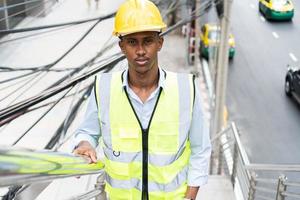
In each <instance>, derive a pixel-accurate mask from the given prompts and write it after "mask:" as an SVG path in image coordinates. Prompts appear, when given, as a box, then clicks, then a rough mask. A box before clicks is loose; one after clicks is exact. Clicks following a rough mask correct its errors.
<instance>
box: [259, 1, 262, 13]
mask: <svg viewBox="0 0 300 200" xmlns="http://www.w3.org/2000/svg"><path fill="white" fill-rule="evenodd" d="M258 10H259V12H261V13H262V9H261V3H258Z"/></svg>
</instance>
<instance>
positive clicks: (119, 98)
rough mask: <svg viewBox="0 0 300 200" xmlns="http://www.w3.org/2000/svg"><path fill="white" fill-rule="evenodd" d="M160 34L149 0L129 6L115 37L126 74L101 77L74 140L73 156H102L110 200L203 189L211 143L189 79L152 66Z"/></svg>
mask: <svg viewBox="0 0 300 200" xmlns="http://www.w3.org/2000/svg"><path fill="white" fill-rule="evenodd" d="M165 28H166V25H165V24H164V23H163V21H162V18H161V15H160V13H159V10H158V8H157V7H156V6H155V5H154V4H153V3H152V2H150V1H148V0H127V1H126V2H125V3H123V4H122V5H121V7H120V8H119V10H118V12H117V14H116V18H115V29H114V34H115V35H116V36H118V37H119V38H120V42H119V46H120V48H121V50H122V52H123V53H124V54H125V56H126V58H127V61H128V69H127V70H125V71H124V72H115V73H110V74H109V73H107V74H100V75H98V76H97V78H96V80H95V87H94V92H92V94H91V96H90V99H89V104H88V108H87V112H86V116H85V120H84V122H83V124H82V125H81V127H80V128H79V129H78V131H77V133H76V141H77V142H76V144H78V145H77V146H76V149H75V151H74V152H75V153H76V154H78V155H85V156H88V157H90V159H91V162H96V161H97V157H96V152H95V150H94V148H95V147H96V146H97V144H98V141H99V143H100V145H101V147H102V149H103V151H104V155H105V156H104V164H105V171H106V186H105V190H106V191H107V193H108V196H109V198H110V199H111V200H119V199H122V200H123V199H124V200H127V199H128V200H138V199H142V200H148V199H150V200H177V199H178V200H183V199H195V198H196V195H197V192H198V189H199V187H200V186H202V185H203V184H205V183H206V182H207V176H208V175H207V173H208V161H209V157H210V151H211V146H210V140H209V134H208V125H207V118H206V116H205V115H204V111H203V106H202V104H203V102H202V99H201V95H200V93H199V91H198V89H197V87H196V88H195V80H194V78H193V76H192V75H188V74H176V73H172V72H166V71H164V70H163V69H161V68H159V67H158V52H159V51H160V49H161V48H162V46H163V42H164V40H163V38H162V37H161V36H160V35H159V33H160V32H161V31H162V30H163V29H165Z"/></svg>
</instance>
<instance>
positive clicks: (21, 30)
mask: <svg viewBox="0 0 300 200" xmlns="http://www.w3.org/2000/svg"><path fill="white" fill-rule="evenodd" d="M115 13H116V12H113V13H110V14H107V15H104V16H100V17H95V18H90V19H83V20H77V21H72V22H66V23H59V24H52V25H45V26H37V27H29V28H20V29H9V30H0V35H2V34H11V33H20V32H28V31H35V30H41V29H48V28H55V27H60V26H67V25H77V24H82V23H87V22H91V21H96V20H105V19H109V18H112V17H114V16H115Z"/></svg>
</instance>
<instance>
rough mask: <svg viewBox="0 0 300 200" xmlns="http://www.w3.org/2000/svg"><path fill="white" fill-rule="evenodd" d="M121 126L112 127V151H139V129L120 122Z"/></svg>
mask: <svg viewBox="0 0 300 200" xmlns="http://www.w3.org/2000/svg"><path fill="white" fill-rule="evenodd" d="M122 125H123V127H114V128H113V129H112V147H113V150H114V151H121V152H122V151H123V152H139V151H141V130H140V129H139V128H135V127H134V126H130V124H125V123H124V124H122Z"/></svg>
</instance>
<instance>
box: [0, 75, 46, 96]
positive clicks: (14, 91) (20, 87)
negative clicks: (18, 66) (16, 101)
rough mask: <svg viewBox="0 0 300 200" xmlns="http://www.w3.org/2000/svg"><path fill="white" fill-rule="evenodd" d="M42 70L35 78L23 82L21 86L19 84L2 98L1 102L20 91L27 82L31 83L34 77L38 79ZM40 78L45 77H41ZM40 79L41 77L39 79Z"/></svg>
mask: <svg viewBox="0 0 300 200" xmlns="http://www.w3.org/2000/svg"><path fill="white" fill-rule="evenodd" d="M41 73H42V72H40V73H39V74H37V75H36V76H35V77H34V78H30V79H29V80H27V81H26V82H25V83H24V84H22V85H21V86H19V87H18V88H16V89H15V90H13V91H12V92H10V93H9V94H7V95H5V97H3V98H2V99H0V102H2V101H4V100H5V99H7V98H8V97H10V96H11V95H13V94H14V93H16V92H18V91H20V89H22V88H24V87H25V86H26V85H27V84H29V83H30V82H32V81H34V79H36V78H37V77H38V76H40V75H41ZM40 78H43V76H42V77H40ZM39 80H40V79H39Z"/></svg>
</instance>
